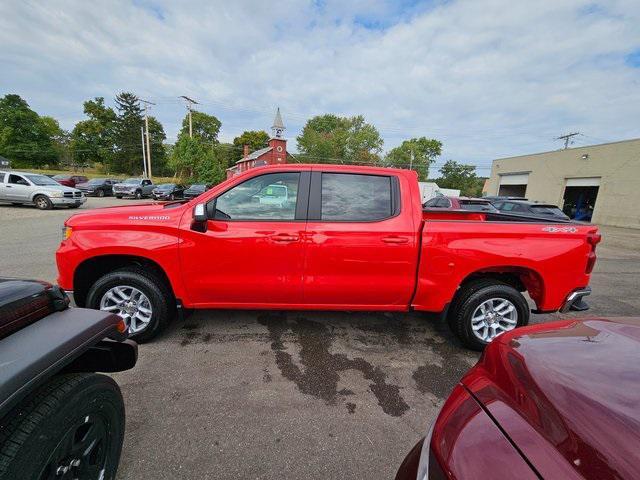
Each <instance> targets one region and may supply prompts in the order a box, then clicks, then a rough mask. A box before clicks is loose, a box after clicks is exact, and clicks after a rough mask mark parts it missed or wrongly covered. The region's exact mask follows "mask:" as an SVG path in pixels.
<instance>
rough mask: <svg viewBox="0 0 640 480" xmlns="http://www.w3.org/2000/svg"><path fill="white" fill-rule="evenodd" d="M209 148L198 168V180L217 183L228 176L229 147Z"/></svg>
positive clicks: (217, 146)
mask: <svg viewBox="0 0 640 480" xmlns="http://www.w3.org/2000/svg"><path fill="white" fill-rule="evenodd" d="M219 147H220V145H216V146H214V147H213V148H207V149H206V150H205V152H204V153H203V155H202V158H201V160H200V163H199V164H198V166H197V168H196V174H197V180H198V181H199V182H201V183H207V184H211V185H216V184H218V183H220V182H222V181H223V180H225V179H226V178H227V170H226V169H227V166H228V164H227V160H228V152H229V149H226V148H219Z"/></svg>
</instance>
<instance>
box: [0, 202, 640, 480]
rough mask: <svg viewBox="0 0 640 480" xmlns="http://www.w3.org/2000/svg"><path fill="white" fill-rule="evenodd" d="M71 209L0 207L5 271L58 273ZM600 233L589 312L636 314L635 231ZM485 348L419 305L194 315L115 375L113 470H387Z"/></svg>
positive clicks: (639, 241) (638, 237)
mask: <svg viewBox="0 0 640 480" xmlns="http://www.w3.org/2000/svg"><path fill="white" fill-rule="evenodd" d="M127 203H142V202H141V201H135V200H116V199H113V198H105V199H94V198H91V199H89V201H88V203H87V204H86V205H85V206H83V207H82V209H81V210H80V211H82V210H86V209H88V208H96V207H100V206H108V205H122V204H127ZM75 212H76V211H71V210H54V211H39V210H36V209H35V208H32V207H13V206H8V205H1V206H0V225H2V227H1V230H0V232H2V233H1V234H0V239H1V246H0V272H1V274H2V276H17V277H31V278H40V279H45V280H50V281H55V277H56V269H55V262H54V256H53V254H54V251H55V249H56V248H57V245H58V243H59V240H60V227H61V226H62V223H63V221H64V219H65V218H67V217H68V216H70V215H71V214H73V213H75ZM602 233H603V243H602V244H601V245H600V246H598V263H597V266H596V270H595V273H594V275H593V278H592V284H591V285H592V287H593V290H594V293H593V295H592V296H591V297H590V298H589V299H588V301H589V303H590V305H591V307H592V308H591V310H590V311H589V312H585V313H583V314H582V315H583V316H584V315H587V316H598V315H607V316H626V315H635V316H638V315H640V297H639V296H638V294H637V291H638V287H640V230H631V229H622V228H603V229H602ZM572 315H574V316H575V314H572ZM558 317H559V315H558V314H554V315H545V316H538V317H535V316H534V317H533V321H534V322H540V321H548V320H552V319H554V318H558ZM476 358H477V355H476V354H474V353H470V352H468V351H466V350H464V349H462V348H461V347H460V346H459V345H458V344H457V342H456V340H455V339H453V337H452V336H451V335H450V334H449V333H448V331H447V329H446V327H445V326H444V325H442V324H440V323H439V322H438V321H437V320H436V319H435V318H431V317H428V316H425V315H421V314H414V313H412V314H395V313H394V314H381V313H348V312H345V313H335V312H332V313H327V312H318V313H316V312H257V311H201V312H197V313H195V314H194V315H192V316H191V317H189V318H188V319H187V320H185V321H184V322H174V323H173V324H172V325H171V326H170V327H169V329H168V331H167V332H166V333H165V334H164V335H163V336H162V337H161V338H160V339H158V340H157V341H155V342H153V343H150V344H146V345H141V347H140V359H139V362H138V365H137V366H136V368H135V369H133V370H131V371H129V372H123V373H120V374H117V375H115V377H116V379H117V380H118V382H119V383H120V386H121V387H122V390H123V394H124V397H125V402H126V408H127V432H126V439H125V445H124V449H123V453H122V459H121V466H120V472H119V477H118V478H120V479H146V478H158V479H177V478H198V479H202V478H212V479H213V478H216V479H227V478H228V479H231V478H234V479H235V478H254V479H281V478H306V479H315V478H318V479H320V478H322V479H351V478H353V479H356V478H358V479H360V478H369V479H387V478H392V477H393V475H394V473H395V471H396V469H397V467H398V465H399V464H400V462H401V461H402V459H403V458H404V455H405V454H406V453H407V452H408V450H409V449H410V448H411V447H412V446H413V445H414V443H415V442H416V441H417V440H418V439H419V437H420V436H422V435H423V434H424V433H425V431H426V429H427V427H428V425H429V423H430V422H431V420H433V418H434V416H435V415H436V413H437V411H438V408H439V406H440V405H441V404H442V402H443V401H444V399H445V398H446V396H447V395H448V393H449V391H450V389H451V388H452V387H453V385H455V383H456V382H457V381H458V379H459V378H460V377H461V375H462V374H463V373H464V372H465V371H466V370H467V369H468V368H469V367H470V366H471V365H473V363H474V362H475V360H476Z"/></svg>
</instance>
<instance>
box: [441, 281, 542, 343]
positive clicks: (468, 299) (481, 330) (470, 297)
mask: <svg viewBox="0 0 640 480" xmlns="http://www.w3.org/2000/svg"><path fill="white" fill-rule="evenodd" d="M529 312H530V310H529V304H528V303H527V300H526V299H525V298H524V296H523V295H522V294H521V293H520V292H519V291H518V290H516V289H515V288H513V287H512V286H510V285H507V284H505V283H502V282H499V281H497V280H492V279H487V280H478V281H476V282H471V283H469V284H467V285H464V286H462V287H461V288H460V290H459V292H458V294H457V295H456V299H455V301H454V304H453V305H452V306H451V310H450V312H449V325H450V327H451V330H452V331H453V333H455V334H456V335H457V337H458V338H459V339H460V341H461V342H462V343H463V344H464V345H465V346H466V347H468V348H470V349H472V350H483V349H484V348H485V347H486V346H487V345H488V344H489V343H490V342H491V341H492V340H493V339H494V338H496V337H497V336H498V335H500V334H502V333H504V332H508V331H510V330H513V329H514V328H516V327H522V326H524V325H527V324H528V323H529Z"/></svg>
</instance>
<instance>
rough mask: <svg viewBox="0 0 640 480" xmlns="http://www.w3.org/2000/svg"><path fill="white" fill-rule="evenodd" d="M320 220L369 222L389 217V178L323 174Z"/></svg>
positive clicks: (390, 201) (390, 210) (390, 199)
mask: <svg viewBox="0 0 640 480" xmlns="http://www.w3.org/2000/svg"><path fill="white" fill-rule="evenodd" d="M321 198H322V199H321V217H320V218H321V219H322V220H324V221H329V222H330V221H350V222H371V221H376V220H383V219H385V218H389V217H390V216H391V215H392V197H391V177H387V176H382V175H356V174H345V173H323V174H322V197H321Z"/></svg>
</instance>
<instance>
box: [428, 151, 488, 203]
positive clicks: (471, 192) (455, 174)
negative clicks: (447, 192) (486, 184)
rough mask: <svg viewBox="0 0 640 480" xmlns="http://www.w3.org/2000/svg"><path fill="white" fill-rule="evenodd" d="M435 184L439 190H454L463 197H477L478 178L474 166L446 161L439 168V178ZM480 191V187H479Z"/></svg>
mask: <svg viewBox="0 0 640 480" xmlns="http://www.w3.org/2000/svg"><path fill="white" fill-rule="evenodd" d="M435 182H436V183H437V184H438V186H439V187H441V188H455V189H459V190H460V194H461V195H464V196H477V195H478V192H477V190H478V185H479V182H478V177H477V176H476V167H475V166H474V165H464V164H462V163H458V162H456V161H454V160H447V161H446V162H445V164H444V165H443V166H442V168H440V178H438V179H436V180H435ZM480 190H482V186H480Z"/></svg>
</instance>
